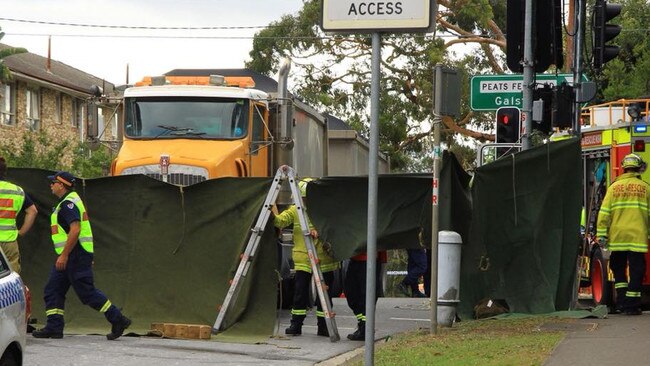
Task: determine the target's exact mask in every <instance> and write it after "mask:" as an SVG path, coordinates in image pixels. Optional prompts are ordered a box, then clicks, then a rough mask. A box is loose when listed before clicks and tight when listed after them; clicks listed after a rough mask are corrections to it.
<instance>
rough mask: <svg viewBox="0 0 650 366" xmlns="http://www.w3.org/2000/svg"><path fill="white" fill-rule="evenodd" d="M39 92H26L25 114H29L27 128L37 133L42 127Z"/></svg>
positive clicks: (29, 90) (28, 90)
mask: <svg viewBox="0 0 650 366" xmlns="http://www.w3.org/2000/svg"><path fill="white" fill-rule="evenodd" d="M40 99H41V98H40V94H39V92H38V90H34V89H27V90H25V112H26V114H27V126H26V127H27V128H29V129H31V130H32V131H36V130H38V129H39V128H40V127H41V115H40V110H41V103H40Z"/></svg>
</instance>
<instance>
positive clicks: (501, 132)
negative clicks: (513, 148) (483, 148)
mask: <svg viewBox="0 0 650 366" xmlns="http://www.w3.org/2000/svg"><path fill="white" fill-rule="evenodd" d="M520 123H521V111H520V110H519V108H517V107H501V108H499V109H497V133H496V135H497V136H496V140H497V143H508V144H514V143H517V142H518V141H519V125H520Z"/></svg>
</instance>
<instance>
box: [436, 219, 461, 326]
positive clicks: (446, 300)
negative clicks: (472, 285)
mask: <svg viewBox="0 0 650 366" xmlns="http://www.w3.org/2000/svg"><path fill="white" fill-rule="evenodd" d="M462 244H463V240H462V238H461V237H460V235H459V234H458V233H456V232H454V231H440V232H438V303H437V304H438V311H437V314H438V324H439V325H441V326H444V327H451V325H452V324H453V323H454V320H455V319H456V308H457V306H458V303H460V293H459V288H460V252H461V248H462V247H461V245H462Z"/></svg>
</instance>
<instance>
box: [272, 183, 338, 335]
mask: <svg viewBox="0 0 650 366" xmlns="http://www.w3.org/2000/svg"><path fill="white" fill-rule="evenodd" d="M311 180H312V179H311V178H304V179H302V180H301V181H300V182H298V187H299V188H300V195H301V197H302V200H303V204H304V207H305V209H306V208H307V184H308V183H309V182H310V181H311ZM298 215H299V214H298V208H297V207H296V205H291V206H290V207H289V208H288V209H286V210H284V211H283V212H282V213H280V214H277V215H275V217H274V219H273V223H274V225H275V227H277V228H280V229H282V228H285V227H289V226H291V227H292V228H293V249H292V251H291V255H292V257H293V263H294V268H295V270H296V273H295V275H294V292H293V304H292V305H291V325H290V326H289V327H288V328H287V329H285V331H284V333H285V334H286V335H292V336H298V335H301V334H302V325H303V322H304V320H305V318H306V317H307V309H308V308H309V307H311V306H310V305H311V304H310V301H309V290H310V288H311V277H312V267H311V261H310V259H309V253H308V250H307V245H306V243H305V238H304V237H303V234H302V227H301V226H300V218H299V217H298ZM307 220H308V222H307V224H308V225H309V234H310V236H311V237H312V242H313V243H314V246H315V249H316V256H317V257H318V263H319V266H320V270H321V272H322V274H323V280H324V281H325V287H326V288H327V291H328V295H329V297H330V303H329V306H330V308H331V307H332V298H331V294H330V292H329V289H330V288H332V284H333V283H334V271H335V270H336V269H338V268H339V262H338V261H336V260H335V259H334V258H333V257H332V256H331V255H330V253H329V252H330V251H331V249H330V248H329V244H327V243H324V242H323V241H322V240H320V239H319V238H318V231H317V230H316V228H315V227H314V225H313V224H312V223H311V221H310V220H309V217H307ZM316 319H317V325H318V330H317V331H316V334H317V335H319V336H324V337H329V335H330V334H329V330H328V329H327V324H326V323H325V313H324V312H323V309H322V307H321V302H320V298H318V299H317V300H316Z"/></svg>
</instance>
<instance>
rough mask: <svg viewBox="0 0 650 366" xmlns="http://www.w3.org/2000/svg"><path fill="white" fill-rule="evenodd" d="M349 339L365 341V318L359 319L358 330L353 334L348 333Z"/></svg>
mask: <svg viewBox="0 0 650 366" xmlns="http://www.w3.org/2000/svg"><path fill="white" fill-rule="evenodd" d="M348 339H349V340H351V341H365V340H366V322H364V321H363V320H360V321H359V324H358V325H357V330H355V331H354V333H352V334H348Z"/></svg>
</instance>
